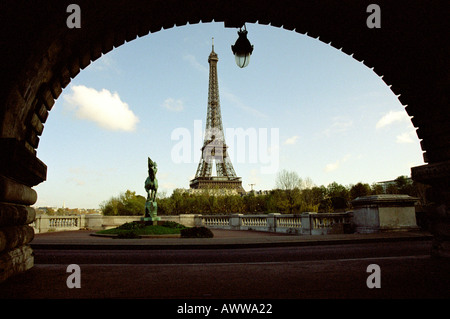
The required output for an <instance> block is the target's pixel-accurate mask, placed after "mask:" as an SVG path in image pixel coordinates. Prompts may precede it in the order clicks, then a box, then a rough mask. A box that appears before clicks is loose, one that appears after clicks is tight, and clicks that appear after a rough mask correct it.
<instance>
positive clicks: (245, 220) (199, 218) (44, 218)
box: [30, 212, 351, 235]
mask: <svg viewBox="0 0 450 319" xmlns="http://www.w3.org/2000/svg"><path fill="white" fill-rule="evenodd" d="M160 217H161V220H163V221H174V222H177V223H180V224H183V225H185V226H189V227H192V226H205V227H208V228H216V229H230V230H257V231H270V232H281V233H289V234H299V235H301V234H303V235H305V234H308V235H311V234H312V235H323V234H327V233H331V232H336V231H337V230H336V229H337V228H339V227H337V226H341V227H340V228H339V229H341V231H342V230H343V229H344V228H343V227H344V225H346V224H350V223H351V213H349V212H347V213H333V214H317V213H303V214H299V215H296V214H259V215H244V214H231V215H194V214H182V215H177V216H160ZM140 218H141V216H102V215H94V214H93V215H73V216H49V215H38V216H36V219H35V221H34V222H33V223H31V224H30V226H31V227H33V228H34V232H35V233H44V232H49V231H66V230H79V229H92V230H101V229H108V228H113V227H117V226H120V225H122V224H124V223H129V222H133V221H138V220H140ZM342 232H343V231H342Z"/></svg>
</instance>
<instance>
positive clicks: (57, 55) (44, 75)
mask: <svg viewBox="0 0 450 319" xmlns="http://www.w3.org/2000/svg"><path fill="white" fill-rule="evenodd" d="M392 2H393V1H379V2H378V4H379V6H380V8H381V28H379V29H369V28H368V27H367V25H366V19H367V17H368V16H369V13H367V12H366V10H367V6H368V4H370V1H347V2H345V3H343V2H342V1H285V0H281V1H276V2H275V1H269V0H257V1H256V0H243V1H239V2H237V1H218V0H217V1H206V0H205V1H202V0H200V1H198V0H195V1H190V0H188V1H185V0H184V1H176V0H169V1H167V0H166V1H134V2H131V3H132V4H129V2H127V1H113V2H110V1H104V0H100V1H98V0H97V1H79V2H78V4H79V6H80V8H81V28H80V29H69V28H68V27H67V26H66V19H67V17H68V16H69V13H67V12H66V9H67V6H68V4H69V3H70V1H51V2H45V3H30V2H23V3H22V2H20V3H17V2H16V1H12V3H11V4H8V6H7V7H6V8H4V9H2V11H3V12H2V19H1V21H2V28H1V29H2V30H3V34H2V41H3V42H4V43H5V45H4V46H3V47H4V48H5V50H4V52H2V55H3V59H2V62H1V64H2V70H3V72H2V77H3V79H2V80H3V83H5V84H6V85H3V86H2V87H1V91H0V101H1V109H0V110H1V113H0V123H1V126H0V136H1V137H3V138H6V137H9V138H15V139H17V140H19V141H21V142H23V143H24V144H25V145H26V147H27V148H28V149H29V150H31V151H34V150H35V149H37V147H38V145H39V136H40V135H41V134H42V133H43V129H44V125H43V124H44V123H45V121H46V119H47V117H48V112H49V111H50V110H51V108H52V106H53V104H54V101H55V100H56V99H57V98H58V96H59V95H60V94H61V92H62V89H63V88H64V87H66V86H67V85H68V84H69V83H70V81H71V79H72V78H74V77H75V76H76V75H77V74H78V73H79V72H80V71H81V70H82V69H84V68H85V67H86V66H88V65H89V64H90V63H91V62H92V61H94V60H96V59H98V58H99V57H100V56H101V55H102V54H106V53H107V52H109V51H111V50H112V49H114V48H115V47H118V46H120V45H122V44H124V43H126V42H129V41H132V40H134V39H135V38H136V37H141V36H145V35H148V34H149V33H151V32H157V31H159V30H161V29H168V28H172V27H174V26H182V25H186V24H195V23H200V22H203V23H205V22H212V21H215V22H224V26H226V27H238V26H240V25H242V23H244V22H247V23H259V24H266V25H267V24H270V25H272V26H274V27H282V28H284V29H286V30H294V31H295V32H298V33H301V34H306V35H308V36H311V37H314V38H318V39H319V40H320V41H323V42H325V43H327V44H330V45H331V46H333V47H335V48H336V49H340V50H342V51H343V52H345V53H347V54H349V55H352V56H353V57H354V58H355V59H356V60H358V61H362V62H363V63H364V64H365V65H366V66H368V67H369V68H372V69H373V71H374V72H375V73H376V74H378V75H379V76H380V77H382V79H383V80H384V81H385V83H386V84H387V85H389V86H390V87H391V90H392V91H393V92H394V94H396V95H397V96H398V98H399V100H400V102H401V103H402V104H403V105H405V106H406V108H405V109H406V111H407V113H408V114H409V115H410V116H411V117H412V119H411V120H412V122H413V125H414V126H415V127H416V128H417V134H418V137H419V139H420V140H422V141H421V146H422V150H423V151H424V152H425V154H424V157H425V161H426V162H428V163H434V162H441V161H443V160H449V159H450V152H449V146H450V138H447V139H445V138H443V137H444V136H447V137H449V136H450V135H449V133H450V132H449V128H448V127H449V125H446V124H447V123H448V119H449V116H448V115H447V114H445V113H443V112H442V110H443V109H444V110H445V108H446V107H447V106H448V88H449V84H450V76H449V68H448V56H449V53H450V50H449V45H448V41H446V37H445V36H443V37H441V36H440V34H441V33H442V30H446V27H447V28H448V22H447V18H448V17H447V16H446V12H445V10H443V8H439V6H438V5H436V4H434V5H433V6H432V7H431V6H425V5H424V4H422V3H423V2H421V1H412V2H411V1H410V2H408V5H403V4H402V3H401V2H398V1H395V4H394V3H392ZM444 3H445V2H442V5H443V6H444Z"/></svg>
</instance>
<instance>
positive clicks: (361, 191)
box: [350, 182, 372, 200]
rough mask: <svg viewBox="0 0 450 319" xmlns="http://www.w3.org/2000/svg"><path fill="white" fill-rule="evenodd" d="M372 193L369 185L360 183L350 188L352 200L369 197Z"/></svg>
mask: <svg viewBox="0 0 450 319" xmlns="http://www.w3.org/2000/svg"><path fill="white" fill-rule="evenodd" d="M371 191H372V190H371V189H370V185H369V184H363V183H361V182H359V183H357V184H355V185H353V186H352V187H351V188H350V200H354V199H355V198H357V197H361V196H368V195H370V194H371Z"/></svg>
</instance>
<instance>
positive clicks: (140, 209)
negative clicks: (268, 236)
mask: <svg viewBox="0 0 450 319" xmlns="http://www.w3.org/2000/svg"><path fill="white" fill-rule="evenodd" d="M423 192H424V186H423V185H420V184H417V183H414V182H412V181H411V179H409V178H408V177H407V176H399V177H397V178H396V179H395V180H394V181H393V182H392V183H389V184H387V185H385V187H383V185H381V184H378V183H374V184H372V185H369V184H367V183H362V182H360V183H357V184H355V185H348V186H344V185H342V184H339V183H337V182H333V183H330V184H329V185H327V186H324V185H321V186H316V185H314V184H313V183H312V181H311V179H309V178H306V179H302V178H300V177H299V176H298V175H297V173H295V172H290V171H285V170H284V171H281V172H280V173H279V174H278V175H277V179H276V187H275V189H273V190H270V191H265V192H255V191H251V192H248V193H247V194H245V195H214V194H211V193H210V192H208V191H204V192H199V193H196V194H192V193H190V192H187V191H185V190H181V189H176V190H174V191H173V193H172V194H171V196H162V197H158V198H157V203H158V215H179V214H202V215H215V214H238V213H239V214H263V213H281V214H299V213H302V212H323V213H333V212H343V211H346V210H350V209H351V208H352V207H351V201H352V200H354V199H355V198H357V197H360V196H368V195H378V194H407V195H410V196H414V197H419V199H421V198H422V197H423V196H422V194H423ZM145 200H146V199H145V197H144V196H141V195H137V194H136V192H133V191H130V190H127V191H126V192H125V193H122V194H120V195H119V196H115V197H111V198H110V199H109V200H107V201H105V202H103V203H102V204H101V205H100V208H101V210H102V212H103V214H104V215H116V216H126V215H143V214H144V207H145Z"/></svg>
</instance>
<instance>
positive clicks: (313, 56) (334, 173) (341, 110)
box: [35, 23, 423, 208]
mask: <svg viewBox="0 0 450 319" xmlns="http://www.w3.org/2000/svg"><path fill="white" fill-rule="evenodd" d="M247 30H248V38H249V40H250V41H251V43H252V44H253V45H254V51H253V54H252V56H251V60H250V64H249V66H248V67H246V68H244V69H240V68H238V67H237V66H236V64H235V61H234V56H233V55H232V52H231V45H232V44H234V42H235V41H236V39H237V30H236V29H232V28H224V26H223V23H204V24H197V25H187V26H183V27H176V28H172V29H169V30H163V31H160V32H157V33H154V34H149V35H147V36H145V37H142V38H139V39H136V40H134V41H131V42H129V43H126V44H125V45H122V46H121V47H119V48H116V49H114V50H113V51H111V52H110V53H108V54H106V55H104V56H102V57H101V58H100V59H99V60H97V61H95V62H93V63H92V64H91V65H89V66H88V67H87V68H86V69H85V70H83V71H81V72H80V74H79V75H78V76H77V77H76V78H75V79H73V80H72V82H71V84H70V85H69V86H68V87H67V88H65V89H64V91H63V93H62V95H61V96H60V97H59V98H58V100H57V101H56V103H55V106H54V107H53V109H52V111H51V112H50V116H49V118H48V120H47V122H46V123H45V129H44V133H43V135H42V137H41V141H40V144H39V148H38V157H39V158H40V159H41V160H42V161H43V162H44V163H46V164H47V166H48V172H47V181H46V182H44V183H42V184H40V185H38V186H36V187H35V189H36V190H37V192H38V201H37V203H36V206H56V207H61V206H62V205H63V204H65V205H66V206H67V207H72V208H75V207H78V208H97V207H98V206H99V204H100V203H101V202H103V201H105V200H107V199H109V198H110V197H111V196H116V195H118V194H119V193H121V192H124V191H126V190H127V189H130V190H132V191H136V192H137V193H138V194H142V195H144V194H145V191H144V181H145V179H146V177H147V157H148V156H150V157H151V158H152V159H153V160H155V161H156V162H157V163H158V174H157V178H158V180H159V185H160V192H165V193H166V195H170V194H171V193H172V190H173V189H175V188H188V187H189V180H190V179H192V178H193V177H194V175H195V171H196V169H197V165H198V162H199V159H200V153H199V148H200V147H201V144H202V137H201V134H199V133H201V132H199V131H200V130H204V126H205V121H206V108H207V97H208V70H209V69H208V68H209V65H208V56H209V54H210V52H211V38H212V37H214V44H215V52H216V53H217V54H218V56H219V62H218V75H219V89H220V104H221V111H222V121H223V125H224V128H225V129H226V130H228V132H231V133H230V134H231V135H227V136H231V137H229V138H227V144H228V145H229V146H230V157H231V160H232V162H233V165H234V169H235V171H236V173H237V175H238V176H241V177H242V180H243V186H244V188H245V189H246V190H250V186H249V184H255V186H254V189H256V190H260V189H272V188H273V187H274V186H275V179H276V174H277V172H278V171H279V170H282V169H287V170H290V171H295V172H297V173H298V174H299V176H301V177H303V178H306V177H309V178H311V179H312V181H313V182H314V183H315V184H316V185H325V186H326V185H328V184H329V183H331V182H333V181H336V182H338V183H340V184H343V185H349V184H356V183H357V182H365V183H370V184H371V183H373V182H377V181H384V180H390V179H394V178H396V177H397V176H399V175H409V174H410V167H411V166H417V165H421V164H423V158H422V151H421V149H420V144H419V140H418V138H417V135H416V133H415V130H414V128H413V126H412V124H411V121H410V119H409V117H408V116H407V114H406V112H405V111H404V108H403V106H402V105H401V104H400V102H399V101H398V99H397V97H396V96H395V95H394V94H393V93H392V91H391V90H390V89H389V87H388V86H387V85H386V84H385V83H384V82H383V80H382V79H381V78H380V77H379V76H378V75H376V74H375V73H374V72H373V71H372V70H371V69H369V68H368V67H366V66H365V65H363V64H362V63H360V62H358V61H356V60H354V59H353V58H352V57H350V56H348V55H347V54H345V53H343V52H341V51H339V50H336V49H335V48H333V47H331V46H329V45H327V44H324V43H322V42H320V41H319V40H316V39H313V38H310V37H308V36H305V35H301V34H298V33H295V32H292V31H287V30H284V29H278V28H274V27H270V26H263V25H258V24H247ZM239 130H241V132H242V131H244V132H246V133H248V135H247V137H246V138H247V139H241V140H239V138H241V137H240V136H241V135H233V134H232V133H233V132H234V133H236V132H239ZM253 133H254V134H253ZM251 134H253V135H251ZM255 134H256V135H255ZM266 135H267V136H266ZM250 136H251V137H250ZM251 138H253V140H251ZM255 138H256V139H255ZM250 140H251V141H252V142H251V143H250ZM242 141H243V142H242ZM239 143H241V144H239ZM245 143H246V144H245Z"/></svg>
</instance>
